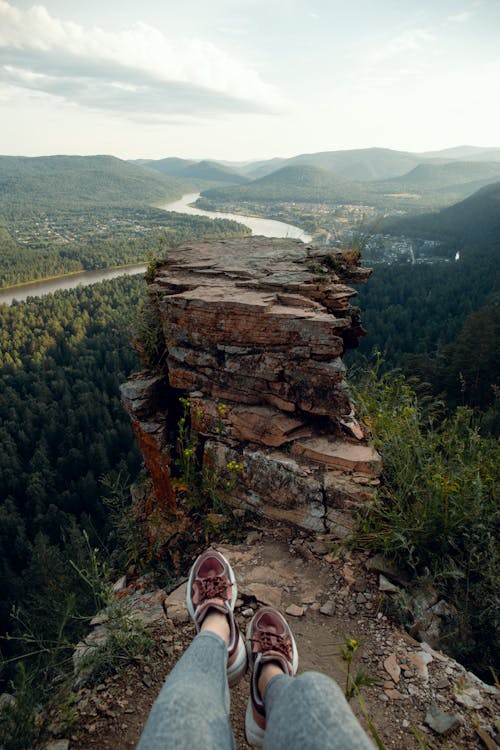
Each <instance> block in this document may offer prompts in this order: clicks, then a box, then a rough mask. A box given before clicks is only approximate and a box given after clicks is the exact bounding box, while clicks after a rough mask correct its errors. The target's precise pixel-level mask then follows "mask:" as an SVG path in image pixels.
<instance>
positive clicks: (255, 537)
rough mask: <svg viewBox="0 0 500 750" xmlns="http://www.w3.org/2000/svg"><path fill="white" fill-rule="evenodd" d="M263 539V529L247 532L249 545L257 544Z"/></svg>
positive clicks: (246, 540)
mask: <svg viewBox="0 0 500 750" xmlns="http://www.w3.org/2000/svg"><path fill="white" fill-rule="evenodd" d="M261 539H262V532H261V531H250V533H249V534H247V538H246V539H245V542H246V543H247V544H249V545H252V544H256V543H257V542H260V540H261Z"/></svg>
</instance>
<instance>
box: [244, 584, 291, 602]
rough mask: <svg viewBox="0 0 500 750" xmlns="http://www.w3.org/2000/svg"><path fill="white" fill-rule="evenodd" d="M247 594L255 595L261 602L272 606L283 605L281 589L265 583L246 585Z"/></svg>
mask: <svg viewBox="0 0 500 750" xmlns="http://www.w3.org/2000/svg"><path fill="white" fill-rule="evenodd" d="M244 593H245V594H247V596H254V597H255V598H256V599H257V601H258V602H260V603H261V604H268V605H270V606H271V607H278V608H279V607H281V600H282V592H281V589H278V588H275V587H274V586H267V585H265V584H263V583H250V584H248V585H247V586H246V587H245V591H244Z"/></svg>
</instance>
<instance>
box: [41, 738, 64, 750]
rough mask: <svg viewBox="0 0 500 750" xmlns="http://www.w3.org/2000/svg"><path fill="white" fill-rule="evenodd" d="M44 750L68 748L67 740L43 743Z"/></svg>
mask: <svg viewBox="0 0 500 750" xmlns="http://www.w3.org/2000/svg"><path fill="white" fill-rule="evenodd" d="M45 750H69V740H53V742H49V743H48V745H45Z"/></svg>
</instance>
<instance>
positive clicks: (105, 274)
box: [0, 193, 311, 305]
mask: <svg viewBox="0 0 500 750" xmlns="http://www.w3.org/2000/svg"><path fill="white" fill-rule="evenodd" d="M199 195H200V194H199V193H188V194H186V195H183V196H182V198H181V199H180V200H178V201H173V202H172V203H166V204H164V205H162V206H160V208H162V209H164V210H165V211H175V212H176V213H182V214H189V215H190V216H208V217H209V218H210V219H232V220H233V221H238V222H239V223H240V224H244V225H245V226H246V227H248V228H249V229H251V231H252V234H260V235H263V236H264V237H290V238H292V239H298V240H302V241H303V242H310V241H311V237H310V236H309V235H308V234H306V232H304V231H303V230H302V229H300V228H299V227H295V226H293V224H286V223H285V222H284V221H275V220H274V219H260V218H258V217H257V216H243V215H242V214H225V213H220V212H219V211H203V210H202V209H201V208H195V207H194V206H192V205H190V204H192V203H194V202H195V201H196V199H197V198H198V197H199ZM146 267H147V266H146V265H145V264H144V263H140V264H137V265H133V266H119V267H118V268H104V269H100V270H99V271H81V272H77V273H73V274H69V275H67V276H59V277H56V278H53V279H46V280H44V281H32V282H30V283H28V284H19V285H18V286H15V287H7V288H6V289H0V304H4V305H10V304H12V302H13V301H14V300H16V301H17V302H24V301H25V300H26V299H28V297H42V296H43V295H44V294H51V293H52V292H55V291H57V290H58V289H74V288H75V287H77V286H80V285H83V286H85V285H87V284H97V282H99V281H103V280H104V279H115V278H116V277H117V276H133V275H135V274H139V273H144V272H145V270H146Z"/></svg>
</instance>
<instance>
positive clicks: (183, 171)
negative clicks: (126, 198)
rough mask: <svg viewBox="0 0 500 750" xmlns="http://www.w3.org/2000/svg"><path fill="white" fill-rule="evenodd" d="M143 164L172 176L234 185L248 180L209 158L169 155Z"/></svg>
mask: <svg viewBox="0 0 500 750" xmlns="http://www.w3.org/2000/svg"><path fill="white" fill-rule="evenodd" d="M143 165H144V166H146V167H149V169H154V170H156V171H157V172H161V173H162V174H165V175H169V176H171V177H183V178H186V179H192V180H204V181H207V182H223V183H226V184H233V185H241V184H243V183H245V182H248V178H247V177H244V176H243V175H241V174H239V173H238V172H236V171H235V170H234V169H232V168H231V167H229V166H225V165H223V164H219V163H218V162H215V161H210V160H208V159H206V160H204V161H198V162H197V161H193V160H191V159H177V158H175V157H169V158H166V159H159V160H157V161H154V160H151V161H144V162H143Z"/></svg>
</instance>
